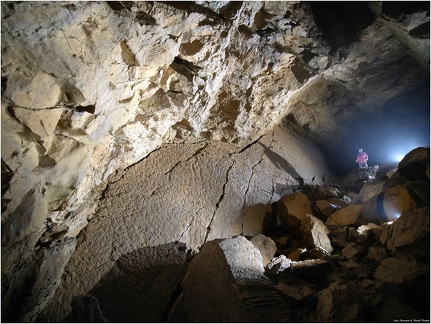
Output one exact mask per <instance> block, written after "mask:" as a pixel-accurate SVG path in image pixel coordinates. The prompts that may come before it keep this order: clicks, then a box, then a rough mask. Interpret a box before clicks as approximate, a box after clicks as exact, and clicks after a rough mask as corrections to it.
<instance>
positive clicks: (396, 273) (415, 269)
mask: <svg viewBox="0 0 431 324" xmlns="http://www.w3.org/2000/svg"><path fill="white" fill-rule="evenodd" d="M424 275H429V267H428V266H427V265H425V264H423V263H420V262H418V261H417V260H415V259H413V258H412V259H404V258H399V259H398V258H393V257H390V258H386V259H384V260H383V261H382V262H381V263H380V265H379V266H378V268H377V269H376V271H375V273H374V277H375V278H376V279H377V280H380V281H382V282H386V283H391V284H395V285H401V284H409V283H410V284H411V283H414V280H415V279H417V278H419V277H421V276H424Z"/></svg>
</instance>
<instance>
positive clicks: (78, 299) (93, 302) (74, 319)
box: [66, 295, 109, 323]
mask: <svg viewBox="0 0 431 324" xmlns="http://www.w3.org/2000/svg"><path fill="white" fill-rule="evenodd" d="M66 319H67V321H68V322H70V323H109V321H108V320H107V319H106V318H105V317H104V316H103V314H102V311H101V310H100V307H99V303H98V301H97V298H96V297H94V296H91V295H79V296H74V297H73V299H72V312H71V313H70V314H69V316H68V317H67V318H66Z"/></svg>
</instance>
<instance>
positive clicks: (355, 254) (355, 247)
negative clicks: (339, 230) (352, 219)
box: [342, 242, 364, 260]
mask: <svg viewBox="0 0 431 324" xmlns="http://www.w3.org/2000/svg"><path fill="white" fill-rule="evenodd" d="M363 252H364V248H363V247H362V245H361V244H358V243H356V242H350V243H349V244H348V245H347V246H346V247H345V248H344V249H343V250H342V253H343V256H345V257H346V258H348V259H354V260H358V259H359V258H360V257H361V255H362V254H363Z"/></svg>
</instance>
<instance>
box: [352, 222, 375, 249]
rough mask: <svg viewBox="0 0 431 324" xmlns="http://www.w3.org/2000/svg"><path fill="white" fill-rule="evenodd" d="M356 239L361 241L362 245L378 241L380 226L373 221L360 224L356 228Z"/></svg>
mask: <svg viewBox="0 0 431 324" xmlns="http://www.w3.org/2000/svg"><path fill="white" fill-rule="evenodd" d="M357 233H358V239H357V240H358V241H359V242H361V244H362V245H363V246H367V247H368V246H370V245H372V244H374V243H377V242H378V236H379V234H380V227H379V226H378V225H376V224H373V223H368V224H366V225H361V226H359V227H358V229H357Z"/></svg>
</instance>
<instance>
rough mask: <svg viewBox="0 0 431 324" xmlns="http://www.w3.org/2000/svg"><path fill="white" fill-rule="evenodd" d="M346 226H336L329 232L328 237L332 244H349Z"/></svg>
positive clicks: (343, 245) (342, 245) (340, 245)
mask: <svg viewBox="0 0 431 324" xmlns="http://www.w3.org/2000/svg"><path fill="white" fill-rule="evenodd" d="M348 234H349V232H348V227H337V228H334V229H333V230H331V231H330V232H329V235H328V236H329V238H330V240H331V243H332V244H333V245H334V246H338V247H345V246H346V245H347V244H349V241H348Z"/></svg>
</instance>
